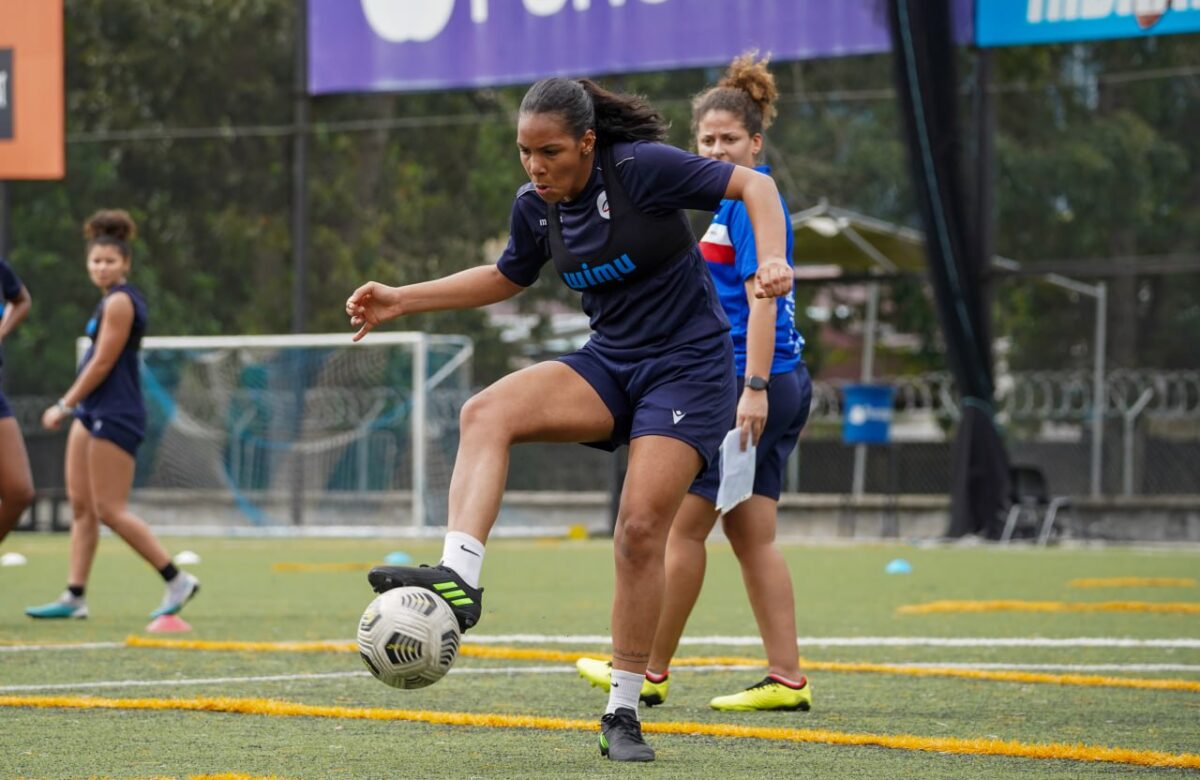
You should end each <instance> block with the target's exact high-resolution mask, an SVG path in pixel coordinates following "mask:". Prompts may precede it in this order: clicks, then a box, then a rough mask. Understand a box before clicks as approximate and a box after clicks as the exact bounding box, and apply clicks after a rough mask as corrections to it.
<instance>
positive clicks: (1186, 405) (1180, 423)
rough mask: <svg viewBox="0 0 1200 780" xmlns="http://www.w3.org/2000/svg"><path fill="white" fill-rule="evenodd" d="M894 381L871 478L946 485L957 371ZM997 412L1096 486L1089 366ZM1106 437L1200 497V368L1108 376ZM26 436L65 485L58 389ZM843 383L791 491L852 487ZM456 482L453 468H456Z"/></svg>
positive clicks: (611, 474)
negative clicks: (56, 420)
mask: <svg viewBox="0 0 1200 780" xmlns="http://www.w3.org/2000/svg"><path fill="white" fill-rule="evenodd" d="M880 383H881V384H888V385H890V386H892V387H893V388H894V390H895V410H894V417H893V421H892V436H891V443H890V444H888V445H881V446H873V447H868V451H867V458H866V463H865V474H864V477H865V479H864V486H865V492H866V493H876V494H892V495H898V494H914V495H930V494H946V493H948V492H949V490H950V470H951V458H952V448H953V441H954V428H955V425H956V422H957V419H958V414H959V411H958V404H957V399H956V394H955V390H954V387H953V381H952V379H951V377H950V375H949V374H947V373H929V374H920V375H913V376H903V377H893V378H888V379H884V380H880ZM998 384H999V388H1000V391H999V393H1000V394H999V399H998V406H997V415H996V417H997V421H998V422H999V424H1000V426H1001V428H1002V430H1003V432H1004V434H1005V438H1006V441H1007V443H1008V450H1009V456H1010V459H1011V460H1012V462H1013V464H1014V465H1033V466H1037V467H1038V468H1040V469H1041V470H1042V472H1043V473H1044V474H1045V475H1046V479H1047V481H1048V484H1049V486H1050V488H1051V489H1052V490H1053V491H1054V492H1055V493H1057V494H1074V495H1083V494H1087V493H1089V492H1090V489H1091V484H1090V482H1091V479H1090V476H1091V462H1092V457H1093V448H1094V446H1095V442H1094V439H1093V434H1092V431H1093V426H1092V408H1093V405H1092V398H1093V391H1094V388H1093V385H1092V380H1091V375H1090V373H1089V372H1086V371H1038V372H1026V373H1015V374H1010V375H1006V376H1003V377H1002V379H1001V381H1000V382H999V383H998ZM469 395H470V393H469V392H466V391H461V392H456V393H453V394H447V393H439V395H438V397H437V403H436V404H432V405H431V409H430V413H431V415H432V416H435V417H437V420H436V421H435V422H436V424H437V430H438V431H440V434H439V436H438V437H437V438H438V440H439V441H440V442H441V443H442V444H443V445H445V446H444V448H439V450H438V452H439V453H440V455H441V458H440V459H439V460H438V462H439V463H442V464H443V467H444V468H445V469H449V468H452V466H453V458H454V452H453V446H454V445H455V444H456V442H457V420H458V412H459V410H460V409H461V408H462V404H463V403H464V402H465V401H466V399H467V398H468V397H469ZM1105 395H1106V406H1105V415H1104V421H1105V422H1104V435H1103V441H1102V442H1101V451H1100V463H1101V471H1100V477H1101V484H1100V487H1101V493H1102V494H1103V495H1109V496H1113V495H1134V496H1139V495H1140V496H1152V495H1200V465H1197V464H1200V371H1173V372H1168V371H1130V370H1120V371H1113V372H1111V373H1109V374H1108V377H1107V388H1106V393H1105ZM10 402H11V404H12V406H13V410H14V412H15V414H16V417H17V419H18V421H19V422H20V424H21V427H22V430H23V431H24V433H25V437H26V442H27V446H28V449H29V453H30V460H31V463H32V465H33V470H34V478H35V481H36V482H37V484H38V486H39V489H42V488H44V487H50V488H58V487H60V486H61V485H62V475H61V468H62V459H61V451H62V447H63V445H64V443H65V434H64V433H63V432H56V433H50V432H46V431H43V430H42V429H41V425H40V417H41V413H42V411H43V410H44V409H45V408H46V407H47V406H49V405H50V404H52V403H53V402H54V399H53V398H50V397H17V398H12V399H10ZM843 402H844V396H843V386H842V385H840V384H835V383H828V382H817V383H815V385H814V388H813V406H812V413H811V415H810V418H809V425H808V427H807V429H806V430H805V431H804V434H803V435H802V436H801V440H800V446H799V447H798V448H797V450H796V452H795V453H794V454H793V457H792V459H791V461H790V462H789V464H788V469H787V473H786V480H785V489H786V490H787V491H788V492H796V493H824V494H846V493H849V492H850V491H851V486H852V481H853V473H854V447H853V446H851V445H847V444H844V443H843V442H842V440H841V426H842V414H843ZM617 473H618V472H617V468H616V465H615V464H614V459H613V456H612V455H610V454H609V453H606V452H603V451H600V450H595V449H589V448H586V447H580V446H578V445H566V444H522V445H517V446H516V447H514V449H513V453H512V460H511V465H510V472H509V480H508V488H509V489H510V490H522V491H605V490H610V489H611V488H612V485H613V480H614V478H615V475H616V474H617ZM447 481H448V476H447Z"/></svg>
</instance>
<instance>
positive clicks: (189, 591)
mask: <svg viewBox="0 0 1200 780" xmlns="http://www.w3.org/2000/svg"><path fill="white" fill-rule="evenodd" d="M199 592H200V580H198V579H196V577H195V576H194V575H192V574H188V573H187V572H186V571H181V572H179V574H177V575H176V576H175V579H173V580H171V581H170V582H168V583H167V592H166V593H164V594H163V599H162V603H161V604H159V605H158V609H156V610H154V611H153V612H151V613H150V617H152V618H156V617H162V616H163V615H174V614H177V613H178V612H179V610H181V609H183V605H184V604H186V603H187V602H188V599H190V598H191V597H192V596H195V595H196V594H197V593H199Z"/></svg>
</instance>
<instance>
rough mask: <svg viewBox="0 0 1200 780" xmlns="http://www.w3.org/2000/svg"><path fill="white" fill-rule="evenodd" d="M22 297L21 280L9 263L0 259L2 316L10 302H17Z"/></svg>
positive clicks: (0, 308) (0, 310) (0, 303)
mask: <svg viewBox="0 0 1200 780" xmlns="http://www.w3.org/2000/svg"><path fill="white" fill-rule="evenodd" d="M20 295H21V278H20V277H19V276H17V272H16V271H14V270H13V269H12V266H11V265H9V264H8V261H6V260H4V259H3V258H0V316H2V315H3V314H4V307H5V305H6V304H7V302H8V301H15V300H16V299H17V297H18V296H20Z"/></svg>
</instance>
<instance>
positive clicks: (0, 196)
mask: <svg viewBox="0 0 1200 780" xmlns="http://www.w3.org/2000/svg"><path fill="white" fill-rule="evenodd" d="M7 257H8V182H6V181H4V180H0V260H2V259H5V258H7Z"/></svg>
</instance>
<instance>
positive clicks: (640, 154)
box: [346, 78, 792, 761]
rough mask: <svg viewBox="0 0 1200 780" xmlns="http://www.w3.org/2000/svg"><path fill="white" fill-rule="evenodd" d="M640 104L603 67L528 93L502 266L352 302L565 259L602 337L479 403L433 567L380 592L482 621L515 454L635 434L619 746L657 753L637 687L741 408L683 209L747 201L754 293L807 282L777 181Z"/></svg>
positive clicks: (463, 303)
mask: <svg viewBox="0 0 1200 780" xmlns="http://www.w3.org/2000/svg"><path fill="white" fill-rule="evenodd" d="M665 136H666V124H665V122H664V121H663V119H662V117H661V116H660V115H659V114H658V113H657V112H656V111H654V110H653V109H651V108H650V107H649V106H648V105H646V104H645V103H644V102H643V101H642V100H641V99H640V98H635V97H630V96H625V95H617V94H614V93H611V92H608V91H606V90H604V89H602V88H601V87H599V86H598V85H596V84H594V83H593V82H591V81H588V80H586V79H584V80H579V81H576V80H569V79H561V78H553V79H546V80H544V81H540V82H538V83H537V84H535V85H534V86H533V87H531V88H530V90H529V91H528V92H527V93H526V95H525V97H524V99H523V100H522V102H521V110H520V113H519V118H518V125H517V148H518V150H519V152H520V158H521V162H522V165H523V166H524V168H525V171H526V173H527V174H528V176H529V180H530V181H529V183H528V184H526V185H524V186H522V187H521V188H520V190H518V192H517V195H516V198H515V200H514V203H513V207H512V213H511V217H510V236H509V242H508V246H507V248H506V249H505V250H504V253H503V254H502V256H501V257H500V259H499V261H498V262H497V263H496V264H495V265H485V266H482V267H479V268H474V269H470V270H467V271H462V272H460V273H457V274H453V275H451V276H448V277H445V278H442V279H438V280H435V281H430V282H423V283H420V284H413V285H407V286H404V287H388V286H386V285H383V284H380V283H378V282H368V283H367V284H365V285H363V286H361V287H359V288H358V289H357V290H355V291H354V293H353V294H352V295H351V296H350V298H349V300H348V301H347V302H346V312H347V314H348V315H349V316H350V318H351V324H352V325H353V326H354V327H357V328H359V331H358V333H357V334H356V335H355V339H356V340H357V339H360V338H362V337H363V336H365V335H366V334H367V333H368V332H369V331H370V330H371V329H372V328H373V327H375V326H376V325H378V324H379V323H382V322H384V321H386V320H390V319H392V318H395V317H399V316H401V315H403V314H415V313H418V312H426V311H436V310H444V309H459V308H472V307H477V306H484V305H487V304H490V303H495V302H497V301H502V300H505V299H507V298H511V297H513V296H514V295H516V294H517V293H519V292H521V290H523V289H524V288H525V287H527V286H529V285H531V284H533V282H534V281H535V280H536V279H537V277H538V275H539V272H540V270H541V268H542V266H544V265H545V264H546V263H547V262H548V261H552V262H553V264H554V267H555V270H556V271H557V273H558V275H559V276H560V278H561V279H562V281H563V283H565V284H566V285H567V286H568V287H570V288H571V289H574V290H577V291H578V292H580V293H581V303H582V306H583V310H584V311H585V312H586V313H587V314H588V315H589V319H590V323H591V329H592V335H591V339H590V340H589V341H588V343H587V344H586V345H585V346H584V347H583V348H581V349H579V350H578V351H576V352H574V353H572V354H569V355H566V356H564V357H563V358H561V359H559V360H555V361H548V362H545V363H539V364H537V365H534V366H530V367H529V368H525V369H522V370H520V371H517V372H516V373H514V374H511V375H509V376H507V377H505V378H503V379H501V380H500V381H498V382H496V383H495V384H493V385H492V386H491V387H488V388H487V389H486V390H484V391H482V392H481V393H479V394H478V395H476V396H474V397H473V398H472V399H471V400H470V401H469V402H468V403H467V404H466V405H465V406H464V408H463V411H462V415H461V432H460V440H459V448H458V455H457V458H456V461H455V465H454V474H453V476H452V478H451V482H450V502H449V518H448V527H449V529H450V530H449V533H447V535H446V540H445V546H444V549H443V556H442V560H441V563H440V564H439V565H438V566H434V567H421V568H415V567H380V568H377V569H375V570H373V571H372V572H371V573H370V575H369V579H370V581H371V584H372V586H373V587H374V588H375V589H376V590H378V591H384V590H387V589H389V588H394V587H400V586H421V587H426V588H429V589H431V590H434V592H438V593H445V592H447V591H451V592H453V593H454V594H456V595H455V596H454V597H453V598H447V601H448V602H449V603H450V605H451V608H452V609H454V611H455V614H456V615H457V617H458V619H459V623H460V625H461V626H462V628H463V629H464V630H465V629H468V628H470V627H471V626H473V625H475V623H476V622H477V621H478V619H479V616H480V605H479V599H480V588H479V572H480V567H481V565H482V560H483V554H484V543H485V542H486V541H487V537H488V534H489V533H490V531H491V529H492V526H493V525H494V524H495V522H496V517H497V514H498V513H499V510H500V500H501V495H502V493H503V490H504V483H505V480H506V477H507V471H508V457H509V456H508V453H509V448H510V447H511V446H512V445H513V444H517V443H520V442H534V441H540V442H585V443H591V444H593V445H596V446H600V447H604V448H606V449H613V448H615V447H616V446H619V445H623V444H628V445H629V468H628V472H627V477H626V480H625V484H624V489H623V491H622V498H621V506H620V508H619V510H618V516H617V524H616V529H615V532H614V556H615V559H616V588H615V593H614V599H613V613H612V633H613V669H614V671H613V678H614V680H615V681H617V682H618V683H619V684H618V685H614V686H613V687H612V690H611V691H610V696H609V704H608V707H607V708H606V711H605V714H604V717H603V718H602V719H601V738H600V748H601V753H602V754H603V755H605V756H607V757H608V758H610V759H612V760H618V761H650V760H653V758H654V751H653V750H652V749H651V748H650V747H649V746H648V745H646V743H645V742H644V740H643V739H642V736H641V726H640V722H639V721H638V715H637V709H638V692H639V691H640V689H641V685H642V681H643V679H644V674H645V670H646V661H647V659H648V657H649V655H650V647H651V643H652V641H653V639H654V627H655V625H656V624H657V622H658V616H659V612H660V611H661V607H662V597H663V586H664V553H665V548H666V541H667V531H668V529H669V527H670V524H671V519H672V518H673V517H674V515H675V512H676V510H677V509H678V508H679V505H680V502H681V501H682V500H683V497H684V495H685V494H686V493H687V490H688V486H689V485H690V484H691V483H692V481H693V480H694V479H695V478H696V475H697V474H699V473H701V471H703V470H704V468H705V467H707V466H708V465H709V464H710V463H712V462H714V461H715V458H716V456H717V448H718V446H719V444H720V441H721V438H722V435H723V432H724V431H725V430H727V429H728V428H729V427H730V425H731V424H732V423H733V420H734V406H735V397H734V396H735V382H734V373H733V352H732V348H731V343H730V340H729V335H728V330H729V322H728V319H727V318H726V317H725V315H724V313H723V312H722V311H721V307H720V304H719V303H718V301H717V298H716V292H715V290H714V288H713V285H712V279H711V277H710V275H709V273H708V271H707V269H706V268H705V263H704V258H703V256H702V255H701V254H700V249H699V247H698V246H697V244H696V240H695V237H694V236H693V235H692V233H691V230H690V228H689V226H688V223H687V220H686V218H685V216H684V215H683V213H682V209H689V208H690V209H709V210H711V209H713V208H715V207H716V206H717V204H718V203H719V202H720V200H721V199H722V198H734V199H741V200H743V201H744V202H745V204H746V209H747V212H748V213H749V216H750V220H751V222H752V224H753V226H754V231H755V234H756V235H757V236H758V240H759V247H760V248H761V251H760V253H759V255H760V260H759V266H758V270H757V272H756V274H755V282H754V283H755V286H756V290H755V291H756V294H757V295H761V296H763V297H774V296H778V295H783V294H786V293H787V292H788V291H789V290H790V289H791V284H792V271H791V268H790V267H789V266H788V264H787V259H786V256H785V252H786V236H787V232H788V231H787V229H786V227H785V225H786V223H785V220H784V215H783V214H781V213H780V211H779V206H778V203H779V192H778V189H777V188H776V187H775V183H774V182H773V181H772V180H771V178H770V177H768V176H764V175H762V174H760V173H757V172H755V171H753V170H752V169H750V168H744V167H738V166H735V165H733V164H731V163H728V162H723V161H719V160H712V159H705V158H703V157H698V156H696V155H692V154H688V153H686V152H682V151H680V150H678V149H675V148H673V147H670V146H667V145H665V144H663V143H661V141H662V140H663V138H665Z"/></svg>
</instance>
